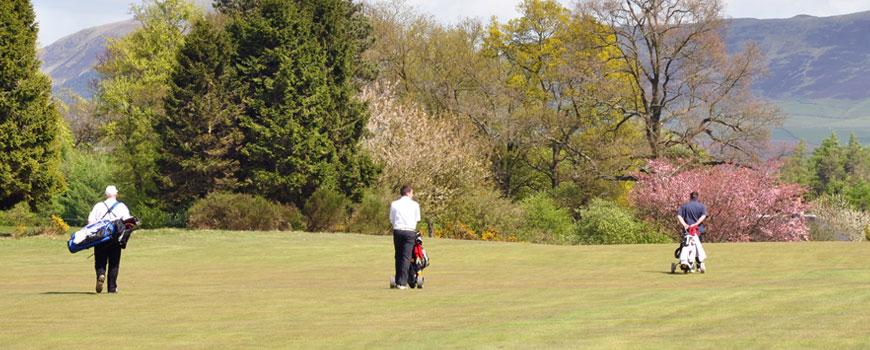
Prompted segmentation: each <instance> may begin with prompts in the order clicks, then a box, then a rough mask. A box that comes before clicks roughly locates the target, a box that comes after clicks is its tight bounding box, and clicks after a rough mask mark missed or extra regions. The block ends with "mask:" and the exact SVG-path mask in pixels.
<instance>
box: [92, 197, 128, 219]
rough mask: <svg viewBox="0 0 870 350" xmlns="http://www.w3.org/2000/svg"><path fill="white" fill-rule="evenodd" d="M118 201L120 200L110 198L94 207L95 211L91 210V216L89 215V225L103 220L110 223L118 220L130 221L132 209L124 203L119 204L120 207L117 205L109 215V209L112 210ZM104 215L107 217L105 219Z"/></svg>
mask: <svg viewBox="0 0 870 350" xmlns="http://www.w3.org/2000/svg"><path fill="white" fill-rule="evenodd" d="M117 201H118V200H117V199H115V198H109V199H106V200H105V201H102V202H99V203H97V204H96V205H94V209H91V214H90V215H88V225H90V224H93V223H95V222H97V221H100V220H102V219H105V220H109V221H111V220H117V219H129V218H130V209H128V208H127V206H126V205H125V204H124V203H118V205H115V208H113V209H112V212H111V213H108V214H107V212H108V211H109V208H111V207H112V205H114V204H115V202H117ZM103 215H105V217H103Z"/></svg>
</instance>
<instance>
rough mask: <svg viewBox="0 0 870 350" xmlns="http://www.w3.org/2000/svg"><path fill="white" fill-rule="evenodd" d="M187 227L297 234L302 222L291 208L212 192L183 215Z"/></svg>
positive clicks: (248, 197)
mask: <svg viewBox="0 0 870 350" xmlns="http://www.w3.org/2000/svg"><path fill="white" fill-rule="evenodd" d="M187 226H188V228H192V229H213V230H253V231H270V230H290V229H294V230H299V229H301V228H302V226H303V221H302V216H301V213H299V210H297V209H296V207H294V206H293V205H287V204H280V203H275V202H270V201H268V200H266V199H264V198H263V197H258V196H252V195H247V194H238V193H221V192H216V193H212V194H210V195H208V197H206V198H203V199H200V200H198V201H196V202H194V204H193V206H191V207H190V209H189V210H188V211H187Z"/></svg>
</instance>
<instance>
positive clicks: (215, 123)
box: [155, 17, 243, 206]
mask: <svg viewBox="0 0 870 350" xmlns="http://www.w3.org/2000/svg"><path fill="white" fill-rule="evenodd" d="M218 19H219V18H216V17H214V18H212V20H200V21H197V22H195V23H194V25H193V29H192V31H191V32H190V34H188V36H187V38H186V39H185V42H184V45H183V46H182V47H181V48H180V50H179V52H178V56H177V63H176V65H175V68H174V69H173V72H172V77H171V79H170V81H169V95H168V96H167V98H166V100H165V107H164V108H165V111H166V113H165V115H163V116H160V117H158V118H156V119H155V131H156V132H157V134H158V135H159V137H160V139H161V142H160V145H161V146H160V147H161V152H160V157H159V158H158V168H159V170H158V171H159V172H160V174H161V175H162V176H163V177H164V179H165V181H164V183H163V184H162V186H161V193H162V197H163V198H164V199H165V200H166V201H167V202H168V203H170V204H172V205H174V206H178V205H184V203H191V202H192V201H193V200H195V199H198V198H203V197H205V195H207V194H208V193H210V192H213V191H232V190H234V189H236V187H237V184H238V183H237V180H236V172H237V171H238V170H239V161H238V159H237V158H238V148H239V147H240V145H241V143H242V137H243V136H242V133H241V131H240V130H239V128H238V125H237V120H238V116H239V112H240V108H238V107H237V105H235V104H233V102H232V93H231V90H230V89H229V88H228V87H227V85H226V83H227V82H228V81H229V79H228V77H229V76H230V74H231V67H230V65H229V58H230V56H229V54H230V51H231V48H230V47H231V45H230V42H229V39H228V38H227V36H226V32H224V31H223V30H222V29H220V28H216V26H217V24H215V21H217V20H218Z"/></svg>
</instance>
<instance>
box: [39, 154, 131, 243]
mask: <svg viewBox="0 0 870 350" xmlns="http://www.w3.org/2000/svg"><path fill="white" fill-rule="evenodd" d="M61 168H62V169H63V171H64V174H66V178H67V181H68V184H67V190H66V191H64V192H63V193H60V194H58V195H55V196H54V201H55V202H56V203H57V204H58V212H57V214H58V215H59V216H60V217H61V218H62V219H63V220H64V221H66V222H69V223H71V224H73V225H75V226H85V225H86V224H87V221H88V214H89V213H90V212H91V209H92V208H93V207H94V203H97V202H99V201H101V200H103V199H105V197H104V196H103V190H104V189H105V188H106V185H108V184H110V183H112V182H111V181H112V175H111V166H110V165H109V160H108V157H106V156H105V155H104V154H100V153H88V152H85V151H80V150H76V149H72V150H69V151H67V152H66V154H65V156H64V160H63V163H62V164H61ZM122 196H123V194H122ZM122 200H123V199H122ZM134 215H135V214H134Z"/></svg>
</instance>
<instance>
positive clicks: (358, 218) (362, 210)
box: [347, 190, 392, 235]
mask: <svg viewBox="0 0 870 350" xmlns="http://www.w3.org/2000/svg"><path fill="white" fill-rule="evenodd" d="M385 197H386V195H385V194H379V192H378V191H376V190H367V191H365V192H364V193H363V198H362V201H361V202H360V203H358V204H356V205H354V206H353V214H352V215H351V217H350V221H349V222H348V225H347V230H348V231H350V232H357V233H365V234H372V235H386V234H391V233H392V229H391V228H392V225H391V224H390V202H389V201H387V200H385V199H384V198H385Z"/></svg>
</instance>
